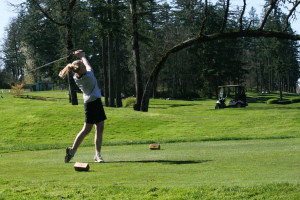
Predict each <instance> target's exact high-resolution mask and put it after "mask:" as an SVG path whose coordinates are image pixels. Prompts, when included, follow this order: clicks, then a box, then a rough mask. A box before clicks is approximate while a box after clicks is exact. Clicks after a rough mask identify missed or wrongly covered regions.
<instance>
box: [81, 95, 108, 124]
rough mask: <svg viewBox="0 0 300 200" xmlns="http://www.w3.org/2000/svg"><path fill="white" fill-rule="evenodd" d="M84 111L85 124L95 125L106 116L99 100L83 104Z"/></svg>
mask: <svg viewBox="0 0 300 200" xmlns="http://www.w3.org/2000/svg"><path fill="white" fill-rule="evenodd" d="M84 111H85V122H86V123H88V124H96V123H98V122H102V121H104V120H106V115H105V112H104V109H103V105H102V101H101V99H100V98H98V99H96V100H95V101H92V102H88V103H85V104H84Z"/></svg>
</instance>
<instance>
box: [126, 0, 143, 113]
mask: <svg viewBox="0 0 300 200" xmlns="http://www.w3.org/2000/svg"><path fill="white" fill-rule="evenodd" d="M129 4H130V13H131V23H132V59H133V67H134V81H135V93H136V104H135V105H134V110H137V111H139V110H141V104H142V97H143V79H142V69H141V63H140V50H139V42H138V41H139V39H138V27H137V15H136V0H130V1H129Z"/></svg>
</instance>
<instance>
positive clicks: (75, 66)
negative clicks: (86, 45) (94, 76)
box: [58, 60, 85, 78]
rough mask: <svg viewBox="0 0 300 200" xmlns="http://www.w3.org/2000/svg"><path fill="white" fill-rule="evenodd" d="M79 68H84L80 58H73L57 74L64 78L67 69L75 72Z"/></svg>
mask: <svg viewBox="0 0 300 200" xmlns="http://www.w3.org/2000/svg"><path fill="white" fill-rule="evenodd" d="M81 68H85V66H84V64H83V62H82V61H81V60H75V61H74V62H72V63H69V64H67V66H66V67H65V68H63V69H62V70H61V71H60V72H59V74H58V76H59V77H61V78H65V77H66V76H67V74H68V72H69V71H72V72H75V73H77V72H79V70H80V69H81Z"/></svg>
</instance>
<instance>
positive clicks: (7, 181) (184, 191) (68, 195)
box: [0, 92, 300, 199]
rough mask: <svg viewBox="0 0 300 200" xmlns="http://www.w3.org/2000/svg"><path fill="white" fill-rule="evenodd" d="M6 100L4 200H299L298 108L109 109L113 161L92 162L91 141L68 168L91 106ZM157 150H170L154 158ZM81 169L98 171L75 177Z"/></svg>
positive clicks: (166, 104) (174, 105)
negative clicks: (81, 165)
mask: <svg viewBox="0 0 300 200" xmlns="http://www.w3.org/2000/svg"><path fill="white" fill-rule="evenodd" d="M45 95H48V96H49V95H53V92H50V93H46V94H45ZM1 101H2V102H1V104H0V108H1V121H2V122H0V123H1V130H2V131H1V146H0V147H1V149H0V150H1V151H0V170H1V173H0V186H1V187H0V199H251V198H252V199H299V197H300V185H299V181H300V173H299V171H300V138H299V135H300V133H299V132H300V131H299V123H300V114H299V109H300V104H299V103H298V104H291V105H285V106H283V105H266V104H262V103H259V104H250V105H249V107H247V108H246V109H224V110H218V111H216V110H214V109H213V107H214V101H212V100H203V101H197V102H185V101H165V100H153V101H151V105H150V110H149V113H140V112H134V111H132V109H131V108H119V109H115V108H105V109H106V113H107V115H108V117H109V119H108V120H107V122H106V129H105V133H104V144H105V145H104V146H103V150H102V155H103V158H104V159H105V161H106V163H104V164H98V163H94V162H93V155H94V147H93V134H91V135H89V136H88V137H87V138H86V141H85V142H84V144H83V146H82V147H80V148H79V150H78V152H77V154H76V156H75V157H74V159H73V160H72V161H71V163H68V164H65V163H64V154H65V150H64V146H65V145H70V144H71V143H72V142H73V139H74V137H75V135H76V133H77V131H79V130H80V128H81V126H82V121H83V120H82V118H80V117H82V115H83V116H84V113H83V110H82V104H81V105H79V106H77V107H76V106H70V105H68V104H67V103H66V102H61V101H58V102H47V101H39V100H28V99H15V98H12V97H11V96H10V95H6V96H4V99H2V100H1ZM58 110H59V112H58ZM18 112H19V115H17V114H18ZM72 113H74V114H73V115H72ZM13 115H15V117H13ZM2 116H3V118H2ZM78 118H79V119H78ZM3 121H4V122H5V123H4V122H3ZM20 122H21V123H20ZM57 126H59V127H60V128H57ZM7 127H8V128H7ZM14 127H15V128H14ZM44 134H45V135H44ZM2 138H3V139H2ZM23 139H24V140H23ZM150 142H160V144H161V150H156V151H151V150H149V144H150ZM76 161H77V162H88V163H89V164H90V171H89V172H76V171H75V170H74V169H73V165H74V162H76Z"/></svg>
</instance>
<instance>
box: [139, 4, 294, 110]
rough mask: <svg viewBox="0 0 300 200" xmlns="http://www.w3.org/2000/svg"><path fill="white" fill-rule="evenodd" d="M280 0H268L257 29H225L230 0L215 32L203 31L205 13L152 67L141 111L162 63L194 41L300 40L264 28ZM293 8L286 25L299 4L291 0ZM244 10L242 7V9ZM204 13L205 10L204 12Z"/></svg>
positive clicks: (241, 23) (292, 35) (145, 104)
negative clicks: (193, 32)
mask: <svg viewBox="0 0 300 200" xmlns="http://www.w3.org/2000/svg"><path fill="white" fill-rule="evenodd" d="M279 2H281V1H280V0H272V1H270V3H269V5H268V10H267V12H266V14H265V16H264V18H263V20H262V22H261V25H260V27H259V28H258V29H257V30H250V29H243V28H239V29H238V30H226V26H227V23H228V13H229V4H230V0H227V2H226V4H225V2H224V6H225V12H224V15H223V22H222V26H221V27H220V30H219V31H218V32H216V33H210V34H209V33H204V32H203V28H202V27H204V26H205V22H206V20H207V14H206V15H205V16H204V18H203V20H202V27H201V29H200V31H199V33H198V34H197V35H196V36H194V37H193V38H190V39H187V40H185V41H183V42H181V43H179V44H177V45H175V46H174V47H173V48H171V49H169V50H168V51H167V52H165V54H164V55H163V56H162V57H161V59H160V60H159V61H158V63H157V64H156V66H155V67H154V69H153V71H152V73H151V75H150V77H149V78H148V81H147V83H146V86H145V90H144V93H143V99H142V105H141V107H140V110H141V111H148V104H149V96H150V94H149V92H150V89H149V87H150V86H151V85H152V81H153V80H156V79H157V76H158V74H159V72H160V71H161V69H162V68H163V66H164V63H165V62H166V60H167V58H168V57H169V55H170V54H173V53H176V52H178V51H180V50H182V49H185V48H187V47H190V46H192V45H194V44H196V43H205V42H211V41H216V40H224V39H232V38H242V37H266V38H271V37H272V38H274V37H275V38H280V39H289V40H300V35H294V34H289V33H285V29H284V30H282V31H280V32H278V31H266V30H264V26H265V24H266V22H267V20H268V17H269V15H270V13H271V12H272V11H273V10H274V9H275V8H276V5H278V3H279ZM293 3H294V4H293V5H294V6H293V8H292V9H291V10H290V11H289V14H288V15H287V18H286V22H287V26H289V24H288V22H289V17H290V16H291V15H292V13H293V12H294V11H295V8H296V7H297V6H298V5H299V4H300V2H298V1H297V0H296V1H293ZM207 6H208V3H207V0H205V8H204V9H205V10H207ZM245 6H246V0H244V6H243V7H245ZM243 10H244V9H243ZM205 13H206V12H205ZM243 15H244V13H243V12H242V13H241V15H240V17H239V23H240V27H243V20H242V19H243Z"/></svg>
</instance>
